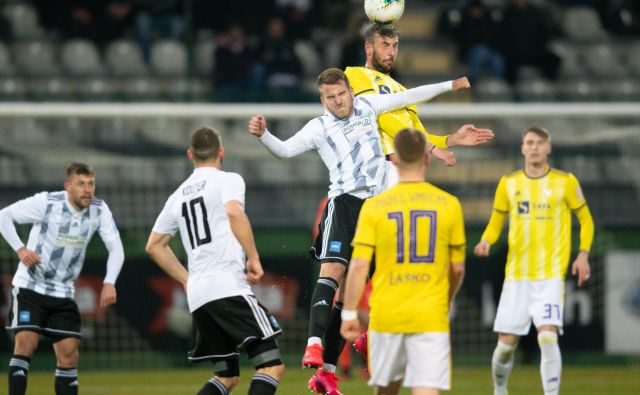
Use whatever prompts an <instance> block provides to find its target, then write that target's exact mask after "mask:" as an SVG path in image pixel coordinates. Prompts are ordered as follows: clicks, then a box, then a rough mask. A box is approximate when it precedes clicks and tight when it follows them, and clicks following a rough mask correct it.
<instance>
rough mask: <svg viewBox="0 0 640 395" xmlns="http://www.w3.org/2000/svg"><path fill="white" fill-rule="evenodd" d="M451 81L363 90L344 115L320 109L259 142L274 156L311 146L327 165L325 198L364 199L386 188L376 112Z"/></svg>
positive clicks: (438, 89)
mask: <svg viewBox="0 0 640 395" xmlns="http://www.w3.org/2000/svg"><path fill="white" fill-rule="evenodd" d="M450 86H451V83H450V82H448V83H442V84H434V85H424V86H421V87H418V88H413V89H409V90H407V91H405V92H401V93H396V94H386V95H378V94H375V95H366V96H359V97H356V98H355V99H354V101H353V107H354V111H353V113H352V114H351V116H349V117H348V118H343V119H339V118H336V117H335V116H334V115H333V114H331V112H329V111H328V110H325V113H324V114H323V115H322V116H319V117H317V118H314V119H312V120H311V121H309V122H308V123H307V124H306V125H305V126H304V127H303V128H302V129H301V130H299V131H298V132H297V133H296V134H295V135H294V136H293V137H291V138H290V139H288V140H286V141H284V142H283V141H281V140H280V139H278V138H277V137H275V136H274V135H272V134H271V133H269V131H265V133H264V134H263V135H262V136H261V137H260V141H261V142H262V144H263V145H265V147H267V149H268V150H269V151H271V153H273V154H274V155H276V156H278V157H280V158H290V157H292V156H296V155H299V154H301V153H303V152H306V151H310V150H316V151H318V153H319V154H320V157H321V158H322V161H323V162H324V164H325V166H327V169H328V170H329V178H330V182H331V185H330V186H329V197H335V196H338V195H341V194H344V193H348V194H351V195H354V196H356V197H359V198H362V199H364V198H368V197H371V196H374V195H376V194H378V193H379V192H382V191H383V190H385V189H386V182H387V171H386V163H385V162H386V161H385V156H384V153H383V150H382V146H381V143H380V134H379V133H378V123H377V120H376V118H377V116H378V115H379V114H382V113H385V112H388V111H392V110H395V109H397V108H402V107H405V106H407V105H410V104H415V103H417V102H420V101H423V100H427V99H429V98H431V97H433V96H435V95H436V94H438V93H441V92H444V91H446V90H449V89H450Z"/></svg>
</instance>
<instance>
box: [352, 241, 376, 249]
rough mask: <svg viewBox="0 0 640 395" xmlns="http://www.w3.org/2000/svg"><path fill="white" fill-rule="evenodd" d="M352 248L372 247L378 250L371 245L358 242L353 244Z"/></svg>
mask: <svg viewBox="0 0 640 395" xmlns="http://www.w3.org/2000/svg"><path fill="white" fill-rule="evenodd" d="M351 245H352V246H354V247H355V246H365V247H371V248H376V246H374V245H371V244H367V243H360V242H357V241H354V242H353V243H351Z"/></svg>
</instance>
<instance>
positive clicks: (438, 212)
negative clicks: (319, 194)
mask: <svg viewBox="0 0 640 395" xmlns="http://www.w3.org/2000/svg"><path fill="white" fill-rule="evenodd" d="M394 146H395V148H396V156H395V157H394V159H393V161H394V164H395V165H396V166H397V167H398V173H399V176H400V183H399V184H398V185H396V186H394V187H392V188H391V189H389V190H387V191H385V192H382V193H381V194H379V195H377V196H374V197H372V198H369V199H367V200H366V201H365V202H364V204H363V206H362V209H361V211H360V216H359V219H358V226H357V228H356V233H355V237H354V239H353V246H354V250H353V254H352V260H351V265H350V267H349V272H348V274H347V276H348V277H347V286H346V291H345V292H346V293H345V302H344V310H343V317H342V319H343V326H342V334H343V336H345V337H346V338H347V340H352V339H354V338H355V337H356V336H357V335H359V329H360V326H359V323H358V322H357V320H356V319H355V309H356V306H357V303H358V300H359V298H360V294H361V293H362V289H363V288H364V285H365V279H366V275H367V273H368V270H369V264H370V261H371V257H372V255H373V254H374V253H375V260H376V272H375V274H374V276H373V279H372V293H371V297H370V299H369V304H370V306H371V314H370V321H369V370H370V373H371V380H370V381H369V384H370V385H374V386H377V387H381V388H385V390H383V393H385V394H394V393H397V391H398V390H399V387H400V384H401V383H402V382H403V381H404V385H405V386H407V387H410V388H414V389H415V388H420V389H425V390H426V391H427V392H425V393H430V394H431V393H433V394H437V393H438V391H439V390H441V389H449V388H450V360H449V355H450V342H449V306H450V303H451V301H452V299H453V297H454V296H455V293H456V292H457V290H458V288H459V286H460V284H461V282H462V276H463V273H464V259H465V232H464V220H463V216H462V208H461V206H460V202H459V201H458V199H457V198H456V197H455V196H453V195H450V194H448V193H446V192H444V191H442V190H441V189H439V188H436V187H435V186H433V185H431V184H429V183H427V182H425V181H424V176H423V174H424V169H425V165H426V164H427V163H428V162H429V154H425V152H424V147H425V146H426V139H425V137H424V134H422V133H421V132H420V131H419V130H417V129H405V130H403V131H401V132H399V133H398V134H397V135H396V137H395V138H394Z"/></svg>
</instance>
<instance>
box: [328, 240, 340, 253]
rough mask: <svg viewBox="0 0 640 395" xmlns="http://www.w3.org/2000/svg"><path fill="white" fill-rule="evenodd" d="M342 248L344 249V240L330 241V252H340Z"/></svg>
mask: <svg viewBox="0 0 640 395" xmlns="http://www.w3.org/2000/svg"><path fill="white" fill-rule="evenodd" d="M341 249H342V242H340V241H335V240H334V241H332V242H330V243H329V252H340V250H341Z"/></svg>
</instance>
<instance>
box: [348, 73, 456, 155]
mask: <svg viewBox="0 0 640 395" xmlns="http://www.w3.org/2000/svg"><path fill="white" fill-rule="evenodd" d="M344 72H345V74H346V75H347V78H348V79H349V84H350V85H351V88H352V89H353V93H354V94H355V95H356V96H359V95H367V94H372V93H378V94H389V93H399V92H404V91H405V90H407V89H406V88H405V87H404V86H402V84H400V83H399V82H397V81H396V80H394V79H393V78H391V77H390V76H388V75H387V74H384V73H381V72H379V71H376V70H373V69H370V68H368V67H347V68H346V69H345V71H344ZM408 127H414V128H416V129H418V130H420V131H421V132H422V133H424V134H425V135H426V136H427V140H428V141H429V142H430V143H431V144H433V145H435V146H437V147H438V148H441V149H447V136H436V135H432V134H429V133H428V132H427V130H426V129H425V128H424V126H422V122H420V118H418V113H417V109H416V106H415V105H413V106H407V107H403V108H400V109H397V110H395V111H391V112H387V113H384V114H380V115H379V116H378V131H379V132H380V142H381V144H382V149H383V151H384V153H385V155H389V154H392V153H393V152H395V151H394V148H393V137H394V136H395V135H396V134H398V132H399V131H401V130H402V129H404V128H408Z"/></svg>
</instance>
